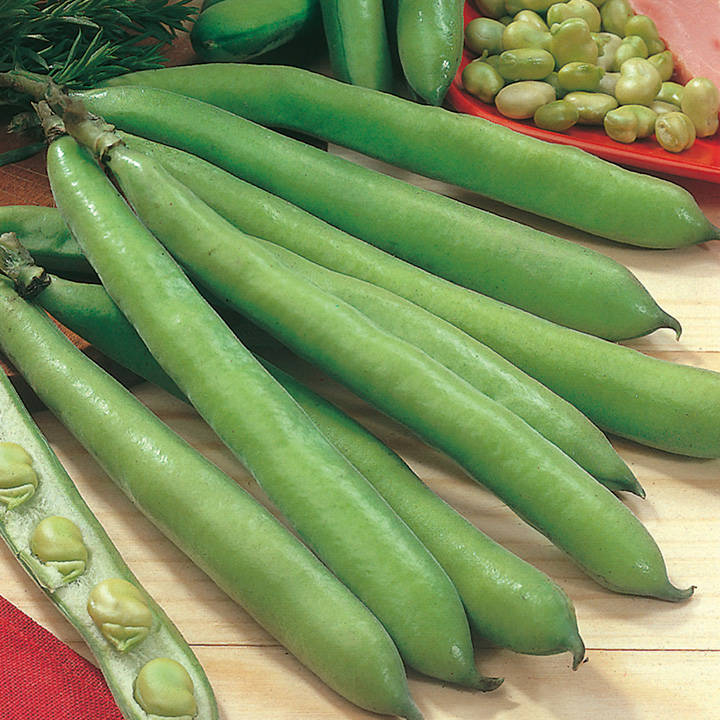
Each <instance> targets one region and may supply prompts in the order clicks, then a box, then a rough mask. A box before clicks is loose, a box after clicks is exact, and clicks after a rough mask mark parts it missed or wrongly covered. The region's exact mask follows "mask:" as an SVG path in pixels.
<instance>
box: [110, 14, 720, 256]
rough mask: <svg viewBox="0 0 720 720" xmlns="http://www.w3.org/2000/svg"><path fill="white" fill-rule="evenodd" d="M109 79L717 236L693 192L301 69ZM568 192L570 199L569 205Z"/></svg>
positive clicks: (612, 227)
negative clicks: (153, 88) (164, 91)
mask: <svg viewBox="0 0 720 720" xmlns="http://www.w3.org/2000/svg"><path fill="white" fill-rule="evenodd" d="M603 7H604V6H603ZM110 84H113V85H129V84H137V85H146V86H150V87H157V88H161V89H166V90H172V91H175V92H178V93H183V94H185V95H190V96H192V97H195V98H197V99H199V100H204V101H206V102H209V103H212V104H214V105H218V106H220V107H223V108H225V109H226V110H230V111H231V112H234V113H237V114H238V115H242V116H244V117H246V118H248V119H250V120H254V121H256V122H259V123H261V124H264V125H269V126H279V127H293V128H295V129H298V130H302V131H304V132H307V133H308V134H312V135H317V136H319V137H323V138H325V139H327V140H330V141H331V142H335V143H338V144H339V145H345V146H347V147H350V148H353V149H355V150H358V151H360V152H363V153H366V154H368V155H372V156H374V157H377V158H380V159H381V160H385V161H386V162H389V163H391V164H393V165H398V166H400V167H404V168H406V169H409V170H413V171H415V172H418V173H420V174H422V175H427V176H428V177H434V178H437V179H439V180H444V181H446V182H449V183H453V184H455V185H460V186H461V187H465V188H468V189H470V190H474V191H475V192H478V193H480V194H482V195H487V196H488V197H492V198H494V199H496V200H500V201H502V202H504V203H507V204H508V205H513V206H515V207H519V208H523V209H525V210H529V211H530V212H534V213H536V214H538V215H542V216H544V217H549V218H552V219H554V220H557V221H559V222H562V223H565V224H567V225H571V226H573V227H577V228H580V229H582V230H585V231H587V232H590V233H594V234H595V235H599V236H601V237H606V238H610V239H611V240H615V241H617V242H625V243H629V244H631V245H640V246H643V247H657V248H672V247H679V246H683V245H692V244H694V243H698V242H704V241H706V240H712V239H714V238H718V237H720V230H718V228H716V227H714V226H713V225H711V224H710V222H709V221H708V220H707V218H705V217H704V215H703V214H702V212H701V211H700V209H699V208H698V206H697V204H696V203H695V201H694V199H693V198H692V196H691V195H690V194H689V193H688V192H687V191H686V190H684V189H683V188H681V187H679V186H677V185H673V184H672V183H670V182H667V181H664V180H659V179H657V178H653V177H650V176H648V175H643V174H640V173H634V172H630V171H629V170H624V169H622V168H620V167H618V166H617V165H613V164H612V163H608V162H605V161H603V160H599V159H598V158H596V157H594V156H593V155H590V154H588V153H584V152H581V151H579V150H576V149H573V148H568V147H558V146H557V145H548V144H545V143H542V142H540V141H538V140H535V139H533V138H529V137H527V136H525V135H521V134H520V133H515V132H512V131H510V130H507V129H505V128H502V127H500V126H498V125H497V124H496V123H492V122H489V121H488V122H486V121H484V120H482V119H480V118H474V117H469V116H467V115H459V114H454V113H449V112H447V111H446V110H433V109H432V108H424V107H421V106H419V105H417V104H415V103H409V102H407V101H405V100H401V99H399V98H395V97H391V96H388V95H382V94H378V93H372V92H370V91H365V90H362V89H360V88H351V87H346V86H343V85H342V84H341V83H336V82H334V81H332V80H330V79H327V78H324V77H322V76H320V75H316V74H313V73H308V72H306V71H303V70H298V69H293V68H286V67H270V66H243V65H205V66H199V65H195V66H188V67H185V68H168V69H164V70H156V71H148V72H139V73H133V74H130V75H123V76H121V77H119V78H116V79H114V80H112V81H110ZM147 99H148V100H149V98H147ZM537 178H542V179H543V181H542V182H541V183H538V182H537ZM578 188H582V195H583V197H582V198H578V197H577V193H578ZM571 196H572V197H573V198H575V199H576V202H571V203H570V202H566V200H567V198H568V197H571ZM650 227H651V228H653V230H652V233H649V232H648V228H650Z"/></svg>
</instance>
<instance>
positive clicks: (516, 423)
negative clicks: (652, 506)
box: [110, 155, 691, 600]
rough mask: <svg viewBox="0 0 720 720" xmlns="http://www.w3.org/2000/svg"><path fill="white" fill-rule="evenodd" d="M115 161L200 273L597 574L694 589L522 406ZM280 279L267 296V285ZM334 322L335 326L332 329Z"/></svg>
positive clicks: (660, 590) (670, 594) (136, 202)
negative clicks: (676, 578) (515, 408)
mask: <svg viewBox="0 0 720 720" xmlns="http://www.w3.org/2000/svg"><path fill="white" fill-rule="evenodd" d="M116 157H117V158H119V157H122V156H121V155H118V156H116ZM141 165H143V167H142V169H141V168H140V166H141ZM110 167H111V169H112V171H113V174H114V176H115V177H116V179H117V180H118V181H119V183H120V185H121V187H122V189H123V192H124V194H125V195H126V197H128V199H129V200H130V202H131V203H132V204H133V206H134V207H135V209H136V211H137V212H138V214H139V216H140V217H141V218H142V220H143V222H144V223H145V224H146V225H147V227H148V228H150V229H151V230H152V232H154V233H157V234H158V236H159V238H160V239H161V241H162V242H163V243H164V244H165V245H166V247H168V249H169V250H170V252H172V253H173V254H174V255H175V257H176V258H177V259H178V260H179V261H180V262H181V263H182V264H183V265H184V266H185V267H187V268H188V269H189V270H190V272H191V274H192V275H193V277H194V278H195V279H196V280H197V281H199V282H201V283H202V284H203V285H204V286H206V287H209V288H211V289H212V291H213V292H214V293H215V294H216V296H218V297H222V298H223V299H224V301H225V302H227V303H228V304H229V305H230V306H231V307H234V308H235V309H237V310H240V311H242V312H243V313H244V314H246V315H248V316H249V317H251V318H252V319H253V321H254V322H256V323H258V324H260V325H261V326H262V327H264V328H265V329H266V330H268V331H270V332H271V333H272V334H274V335H276V336H277V337H278V338H279V339H281V341H282V342H283V343H284V344H286V345H287V346H288V347H290V348H291V349H292V350H293V351H295V352H296V353H298V354H300V355H301V356H302V357H304V358H305V359H307V360H310V361H312V362H314V363H316V364H318V366H319V367H321V368H323V369H324V370H325V371H327V372H330V373H331V374H332V375H334V376H335V377H337V378H338V379H341V380H342V381H343V382H344V383H345V384H347V385H348V386H349V387H350V388H351V389H353V390H354V391H355V392H357V393H359V394H361V395H362V396H363V397H365V398H366V399H368V400H369V401H370V402H372V403H373V404H374V405H376V406H377V407H378V408H380V409H381V410H383V411H384V412H386V413H388V414H390V415H391V416H393V417H395V418H396V419H397V420H399V421H400V422H402V423H404V424H406V425H407V426H408V427H410V428H411V429H413V430H414V431H415V432H416V433H417V434H419V435H420V436H421V437H424V438H425V439H426V440H428V441H430V442H431V443H432V444H433V445H435V446H436V447H438V448H440V449H442V450H444V451H445V452H447V453H448V454H449V455H450V456H451V457H453V458H454V459H456V460H457V461H458V462H459V463H460V464H461V465H463V466H464V467H465V468H466V470H467V471H468V472H469V473H470V474H471V476H472V477H474V478H475V479H477V480H478V481H479V482H482V483H483V484H484V485H486V486H487V487H488V488H490V489H491V490H492V491H493V492H495V493H496V494H497V495H498V496H499V497H500V498H501V499H502V500H503V501H504V502H506V504H508V505H509V507H511V508H512V509H513V510H514V511H515V512H516V513H518V514H519V515H520V516H521V517H522V518H523V519H525V520H526V521H527V522H529V523H530V524H531V525H532V526H533V527H535V528H537V529H541V531H542V532H544V533H545V534H546V535H547V536H548V537H549V538H551V540H552V541H553V542H554V543H555V544H557V545H558V546H559V547H561V548H562V549H564V550H565V551H566V552H568V553H569V554H570V555H571V556H572V557H573V558H574V559H575V561H576V562H577V563H578V564H579V565H580V566H581V567H582V568H583V569H584V570H585V571H586V572H587V573H588V574H589V575H590V576H591V577H593V578H594V579H595V580H597V581H598V582H599V583H601V584H602V585H604V586H605V587H609V588H611V589H614V590H616V591H620V592H630V593H638V592H639V593H640V594H646V595H651V596H654V597H659V598H662V599H666V600H680V599H684V598H687V597H688V596H689V594H690V592H691V591H690V590H679V589H677V588H675V587H673V586H672V585H671V584H670V583H669V580H668V578H667V573H666V570H665V566H664V562H663V561H662V557H661V555H660V552H659V550H658V549H657V546H656V545H655V543H654V541H653V540H652V538H651V537H650V535H649V534H648V533H647V531H646V530H645V529H644V528H643V526H642V525H641V524H640V523H639V521H638V520H637V519H636V518H635V517H634V516H633V515H632V513H630V511H629V510H628V509H627V508H626V507H625V506H624V505H623V504H622V503H621V502H620V501H619V500H618V499H617V498H616V497H615V496H614V495H613V494H612V493H611V492H610V491H609V490H607V489H606V488H604V487H603V486H602V485H600V484H598V483H596V482H595V481H594V480H592V478H591V477H590V476H589V475H588V474H587V473H585V471H584V470H582V469H581V468H580V467H579V466H578V465H577V464H576V463H575V462H574V461H573V460H571V459H570V458H569V457H568V456H567V455H565V454H564V453H563V452H562V451H560V450H559V449H558V448H557V447H556V446H554V445H552V444H551V443H549V442H548V441H547V440H546V439H545V438H543V437H542V436H541V435H539V434H538V433H537V432H536V431H535V430H533V429H532V428H531V427H530V426H529V425H527V423H525V422H524V421H523V420H521V419H520V418H519V417H518V416H517V415H514V414H513V413H511V412H510V411H508V410H507V409H506V408H504V407H502V406H501V405H499V404H498V403H496V402H495V401H493V400H491V399H490V398H488V397H487V396H485V395H483V394H482V393H479V392H478V391H477V390H476V389H475V388H473V387H472V386H471V385H470V384H469V383H467V382H466V381H465V380H463V379H462V378H459V376H457V375H456V374H455V373H453V372H452V371H450V370H449V369H448V368H446V367H444V366H443V365H441V364H440V363H438V362H437V361H435V360H433V359H432V358H430V357H429V356H428V355H427V354H426V353H424V352H422V351H421V350H419V349H418V348H416V347H414V346H413V345H411V344H410V343H408V342H405V341H402V340H398V339H397V338H394V337H393V336H391V335H389V334H388V333H387V332H385V331H383V330H381V329H380V328H378V326H377V325H376V324H375V323H373V322H372V321H370V320H369V319H368V318H367V317H366V316H364V315H363V314H361V313H359V312H358V311H357V310H356V309H355V308H353V307H352V306H350V305H348V304H346V303H344V302H343V301H341V300H340V299H339V298H338V297H337V296H334V295H332V294H330V293H327V292H325V291H323V290H321V289H320V288H318V287H317V286H316V285H315V284H314V283H311V282H309V281H308V280H306V279H304V278H303V277H302V276H300V275H299V274H297V273H295V272H293V271H292V270H289V269H288V268H286V267H284V266H283V265H282V264H281V263H279V262H278V261H277V260H276V259H275V258H273V256H272V254H271V253H269V252H268V251H267V250H265V248H263V246H262V244H261V242H260V241H258V240H256V239H254V238H252V237H251V236H247V235H245V234H244V233H241V232H239V231H238V230H236V229H235V228H234V227H232V226H231V225H230V224H229V223H227V222H226V221H225V220H224V219H222V218H221V217H220V216H219V215H217V213H215V212H214V211H213V210H212V209H211V208H209V207H208V206H207V205H206V204H205V203H203V202H202V201H201V200H199V198H197V196H195V195H194V194H193V193H192V192H191V191H189V190H188V189H187V188H185V187H184V186H182V185H181V184H180V183H178V182H177V181H175V180H174V179H173V178H172V176H170V175H169V174H167V173H163V172H160V168H159V167H158V166H156V167H155V169H154V170H152V171H151V167H152V166H151V165H149V164H148V163H144V162H143V163H141V162H139V158H138V157H137V156H134V157H133V160H132V162H122V163H120V162H117V161H115V162H113V161H112V160H111V161H110ZM161 177H162V178H163V182H162V183H161V184H160V187H162V188H163V197H162V198H161V197H160V196H159V195H158V193H157V188H158V187H159V185H158V182H159V180H160V178H161ZM150 187H153V188H156V191H155V193H154V197H153V198H148V190H149V188H150ZM168 210H171V212H168ZM200 238H205V239H207V240H206V241H200V242H198V239H200ZM238 257H242V258H243V262H242V263H238V262H237V261H236V260H237V258H238ZM221 268H222V270H221V271H220V269H221ZM280 286H281V287H282V288H283V292H282V293H278V294H277V295H275V294H274V295H273V296H272V297H269V296H268V293H267V291H266V289H267V288H268V287H280ZM263 296H264V297H263ZM292 308H295V310H292ZM338 326H341V327H342V328H343V332H342V333H340V334H338V333H335V332H333V331H332V328H334V327H338ZM371 357H372V358H375V360H373V361H370V358H371ZM378 358H382V361H378V360H377V359H378ZM461 428H463V429H462V430H461ZM468 428H470V431H468ZM472 428H477V432H475V431H473V430H472ZM481 428H482V429H481ZM493 448H494V449H493ZM498 448H502V451H501V452H498V451H497V449H498ZM548 483H549V484H548ZM550 488H552V494H553V495H554V499H553V501H548V494H547V491H548V490H549V489H550ZM541 498H542V500H541ZM561 508H562V510H561ZM608 523H609V524H610V525H611V526H612V527H613V532H611V533H608V532H607V524H608Z"/></svg>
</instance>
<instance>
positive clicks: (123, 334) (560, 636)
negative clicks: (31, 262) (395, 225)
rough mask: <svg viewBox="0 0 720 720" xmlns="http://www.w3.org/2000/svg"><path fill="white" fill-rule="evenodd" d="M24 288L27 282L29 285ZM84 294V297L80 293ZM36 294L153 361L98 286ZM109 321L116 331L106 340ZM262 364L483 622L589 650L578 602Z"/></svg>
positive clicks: (498, 634) (155, 376) (73, 322)
mask: <svg viewBox="0 0 720 720" xmlns="http://www.w3.org/2000/svg"><path fill="white" fill-rule="evenodd" d="M19 289H20V290H21V292H22V291H23V289H22V285H21V287H20V288H19ZM78 295H79V296H80V298H81V300H80V302H77V301H76V296H78ZM33 301H34V302H36V303H38V304H40V305H41V306H42V307H44V308H45V309H47V310H48V311H49V312H51V313H52V314H53V316H54V317H55V318H57V319H59V320H60V321H61V322H63V324H65V326H66V327H69V328H71V329H74V330H76V331H80V330H82V331H83V333H84V334H83V337H84V338H85V339H86V340H88V342H90V343H92V344H93V345H95V346H96V347H98V348H99V349H101V350H102V352H103V353H105V354H106V355H108V357H111V358H112V359H113V360H115V361H117V362H119V363H120V364H121V365H124V366H125V367H127V368H128V369H130V370H132V371H134V372H138V373H139V374H141V375H142V374H143V372H145V371H146V368H147V366H148V361H147V359H146V358H147V356H149V352H148V350H147V348H146V347H145V345H144V344H143V343H142V341H141V340H140V338H139V337H138V336H137V334H136V333H135V332H134V330H132V326H131V325H130V324H129V323H128V321H127V320H126V319H125V317H124V316H123V315H122V313H121V312H120V310H119V309H118V308H117V306H115V305H114V304H113V303H112V300H110V298H109V297H108V295H107V293H106V292H105V290H104V289H103V288H102V287H101V286H98V285H91V286H87V287H86V286H83V285H81V284H80V283H75V282H68V281H63V280H61V279H59V278H53V279H52V281H51V282H50V284H49V285H48V286H46V287H45V288H44V289H43V290H42V291H41V292H40V293H39V294H38V295H36V296H35V297H34V298H33ZM81 304H83V305H85V306H86V307H90V308H93V309H94V310H95V313H94V314H95V315H96V317H97V318H100V319H99V321H97V322H95V323H90V324H89V323H86V322H84V320H83V313H82V310H81V309H80V307H81ZM78 316H79V317H78ZM78 319H79V322H78ZM103 324H104V325H108V326H110V328H111V329H112V330H113V331H114V332H113V333H112V334H111V335H110V337H111V338H112V339H111V340H110V341H109V342H108V340H107V339H106V334H105V332H104V330H103V329H102V327H101V325H103ZM133 336H134V337H133ZM96 341H99V345H96ZM263 364H264V366H265V367H266V368H267V369H268V371H269V372H270V373H271V374H272V375H273V377H274V378H275V379H276V380H278V382H280V383H281V384H282V385H283V387H284V388H285V389H286V390H287V391H288V392H289V393H290V394H291V395H292V397H293V398H294V399H295V401H296V402H297V403H298V404H299V405H300V406H301V407H302V408H303V410H304V411H305V412H306V413H307V414H308V415H309V417H310V418H311V420H312V421H313V422H314V423H315V424H316V425H317V427H318V428H319V429H320V430H321V432H322V433H323V434H324V435H325V436H326V437H327V438H328V439H329V440H330V441H331V442H332V443H333V445H334V446H335V447H336V448H338V449H339V450H340V451H341V452H342V453H343V455H345V457H347V458H348V459H349V460H350V462H352V464H353V465H354V466H355V467H357V468H358V470H360V472H362V474H363V475H364V476H365V477H366V478H367V479H368V480H369V481H370V482H371V483H372V484H373V486H374V487H375V488H376V489H377V490H378V491H379V492H380V493H381V494H382V496H383V497H384V498H385V499H386V500H387V502H388V503H389V504H390V505H391V506H392V507H393V509H394V510H395V511H396V512H397V513H398V514H399V515H400V516H401V517H402V518H403V520H404V521H405V522H406V523H407V524H408V525H409V526H410V528H411V529H412V530H413V532H415V533H416V534H417V535H418V537H420V539H421V540H422V541H423V543H425V545H426V546H427V547H428V549H430V551H431V552H432V553H433V555H434V556H435V557H436V558H437V559H438V560H439V562H440V563H441V564H442V566H443V568H445V570H446V572H447V573H448V574H449V575H450V577H451V579H452V580H453V582H454V583H455V585H456V587H457V588H458V591H459V592H460V596H461V598H462V600H463V603H464V605H465V608H466V610H467V612H468V617H469V619H470V622H471V623H472V625H473V627H474V628H475V629H476V630H477V631H478V632H480V633H481V634H482V635H483V636H484V637H485V638H487V639H489V640H490V641H491V642H493V643H494V644H496V645H499V646H501V647H507V648H510V649H512V650H514V651H516V652H522V653H529V654H533V655H545V654H551V653H557V652H564V651H567V650H569V651H570V652H572V654H573V665H574V666H575V667H576V666H577V664H578V663H579V662H580V660H582V657H583V654H584V653H583V644H582V641H581V639H580V638H579V636H578V632H577V627H576V621H575V616H574V610H573V607H572V604H571V603H570V601H569V600H568V598H567V597H566V596H565V594H564V593H563V592H562V590H561V589H560V588H559V587H557V586H556V585H555V584H554V583H552V581H550V579H549V578H548V577H546V576H545V575H544V574H543V573H541V572H539V571H538V570H536V569H535V568H533V567H532V566H531V565H529V564H528V563H525V562H524V561H522V560H520V558H518V557H517V556H515V555H513V554H512V553H510V552H508V551H507V550H505V549H504V548H502V547H501V546H500V545H498V544H497V543H495V542H493V541H492V540H491V539H490V538H489V537H487V536H486V535H484V534H483V533H481V532H480V531H479V530H476V529H475V528H474V527H473V526H472V525H471V524H470V523H468V522H467V521H466V520H464V519H463V518H462V517H461V516H460V515H459V514H458V513H456V512H455V511H454V510H453V509H452V508H451V507H450V506H449V505H447V504H446V503H445V502H443V501H442V500H440V498H438V497H437V496H436V495H435V494H434V493H433V492H431V491H430V489H429V488H427V487H426V486H425V485H423V483H422V482H421V481H420V479H419V478H418V477H417V476H416V475H415V474H414V473H413V472H412V471H411V470H410V468H409V467H408V466H407V465H406V464H405V463H404V462H403V461H402V460H401V459H400V457H398V456H397V455H396V454H395V453H393V452H392V451H391V450H390V449H388V448H387V447H385V446H384V445H383V444H382V443H381V442H380V441H379V440H378V439H377V438H376V437H375V436H373V435H372V434H371V433H369V432H368V431H367V430H365V429H364V428H363V427H362V426H360V425H359V424H358V423H357V422H355V421H354V420H352V419H351V418H350V417H348V416H347V415H345V413H343V412H342V411H341V410H339V409H338V408H336V407H335V406H334V405H332V404H330V403H329V402H327V401H326V400H324V399H322V398H321V397H320V396H318V395H316V394H315V393H314V392H312V391H311V390H310V389H309V388H307V387H306V386H305V385H303V384H302V383H300V382H298V381H297V380H295V379H294V378H293V377H292V376H290V375H288V374H287V373H285V372H283V371H282V370H280V369H278V368H276V367H274V366H273V365H271V364H270V363H267V362H264V361H263ZM142 376H143V377H145V378H146V379H148V380H150V381H151V382H158V383H159V384H160V385H161V386H162V387H164V388H166V389H168V390H170V391H171V392H173V393H179V391H178V390H177V386H175V384H174V383H173V382H172V380H170V378H169V377H167V375H164V373H163V372H162V369H161V368H160V367H159V366H156V372H155V373H148V374H145V375H142ZM179 395H180V396H181V397H182V394H181V393H179ZM529 601H530V602H531V603H532V607H533V612H532V614H531V615H530V616H529V615H528V613H526V612H525V609H524V608H526V605H527V603H528V602H529Z"/></svg>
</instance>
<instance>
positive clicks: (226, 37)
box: [190, 0, 324, 61]
mask: <svg viewBox="0 0 720 720" xmlns="http://www.w3.org/2000/svg"><path fill="white" fill-rule="evenodd" d="M321 39H322V21H321V16H320V4H319V2H318V0H280V2H272V3H269V2H266V0H249V1H248V0H221V2H215V3H212V4H210V5H209V6H208V5H207V4H206V5H205V7H203V10H202V12H201V13H200V15H199V16H198V18H197V20H196V21H195V22H194V23H193V26H192V30H191V32H190V40H191V42H192V45H193V49H194V50H195V52H196V53H197V54H198V55H199V56H200V57H201V58H203V59H204V60H212V61H218V60H225V61H228V60H247V59H249V58H255V57H258V56H260V55H265V54H266V53H269V52H272V51H273V50H276V49H278V48H283V50H284V52H285V53H290V54H293V55H297V56H298V57H299V58H300V59H301V61H307V60H308V59H310V58H311V57H313V56H314V55H316V54H317V48H318V47H319V46H321V45H322V44H324V43H322V42H321ZM303 56H304V57H303Z"/></svg>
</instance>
